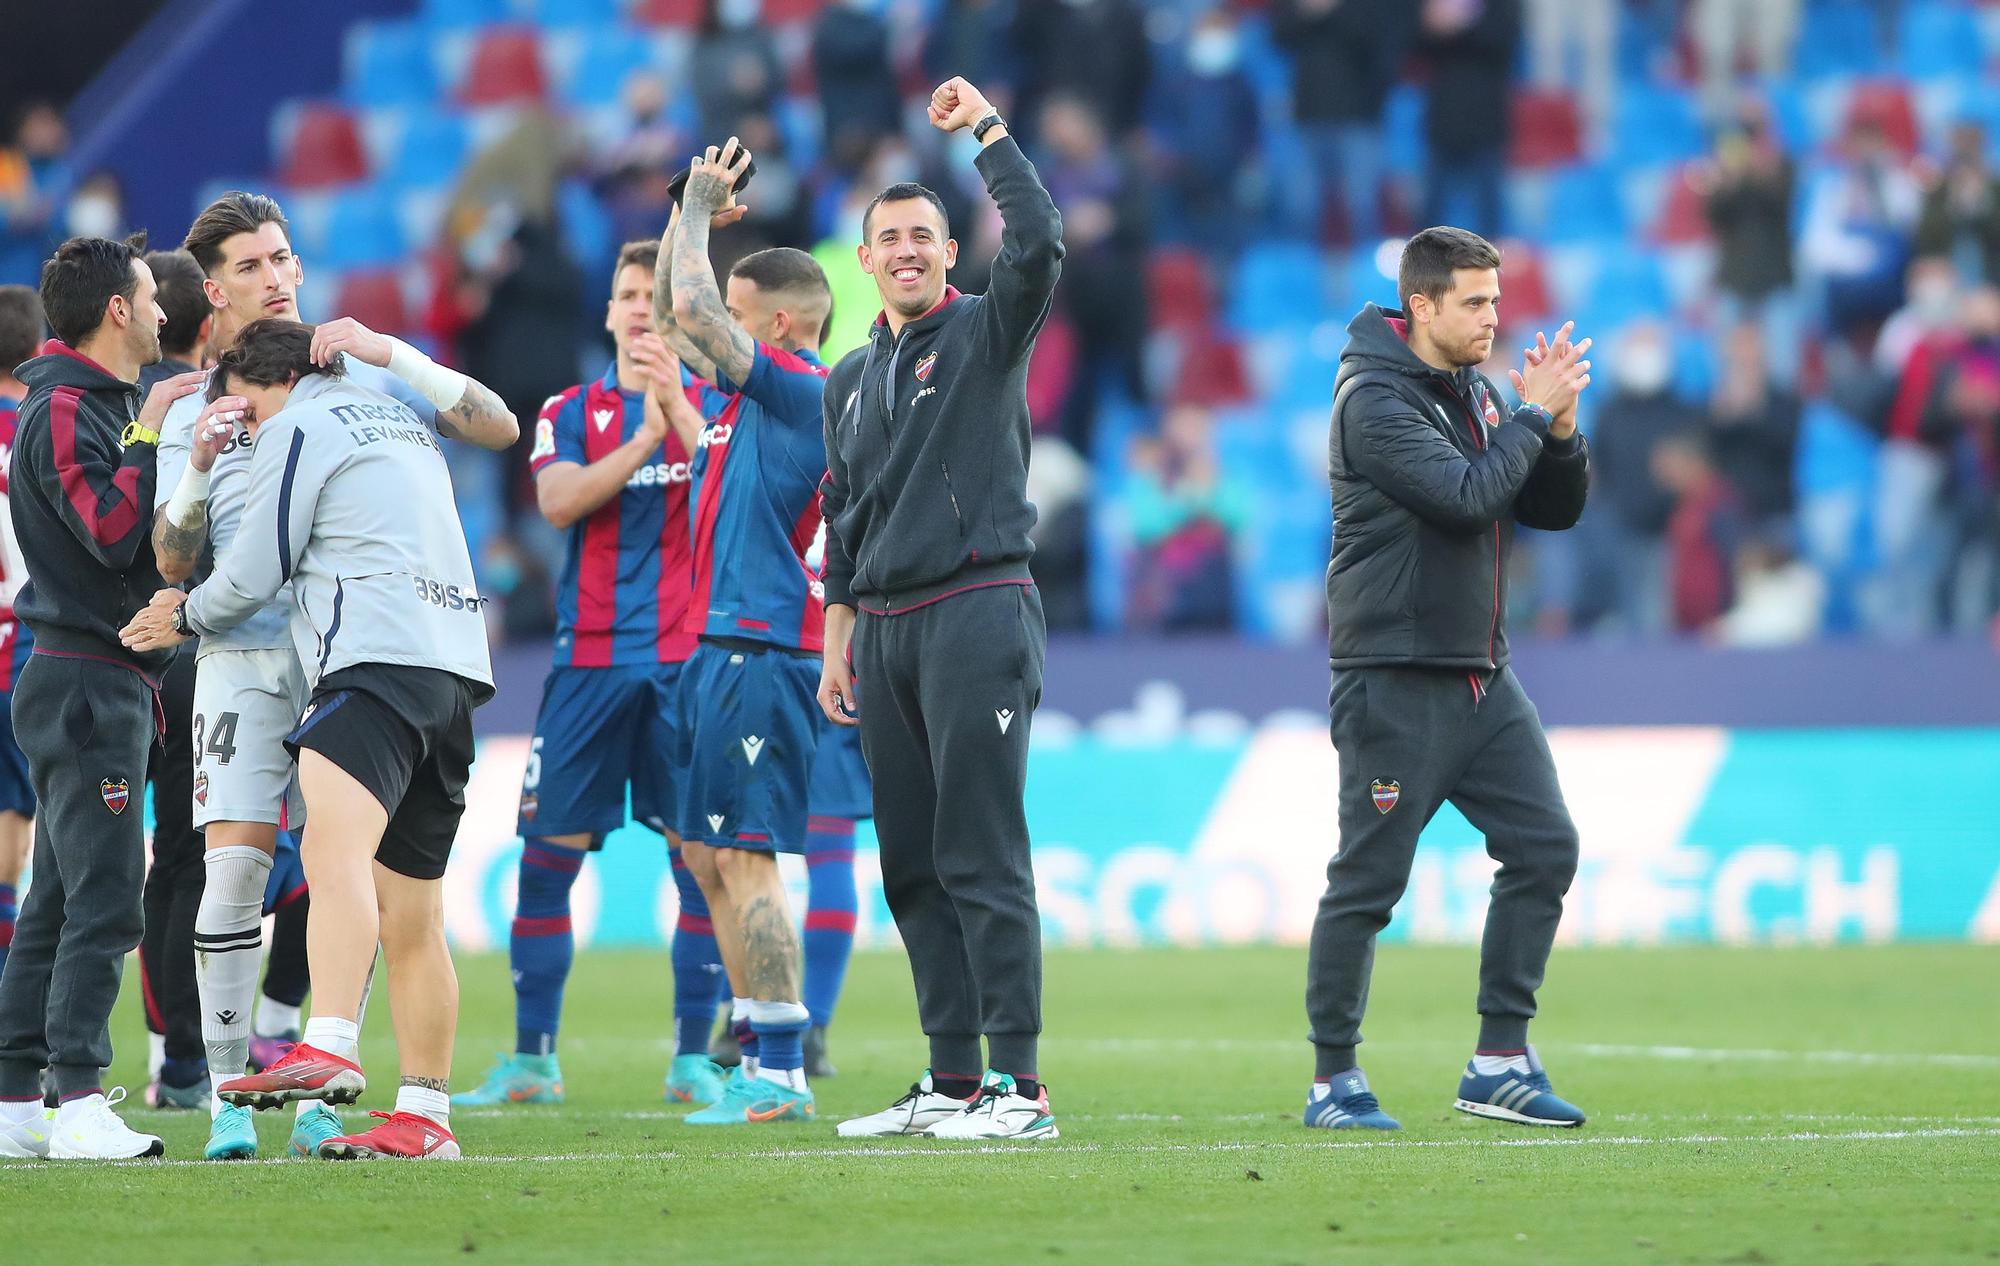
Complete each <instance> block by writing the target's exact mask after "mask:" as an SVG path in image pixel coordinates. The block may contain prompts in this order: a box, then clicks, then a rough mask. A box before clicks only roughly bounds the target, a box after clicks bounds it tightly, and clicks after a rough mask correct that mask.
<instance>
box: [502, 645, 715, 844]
mask: <svg viewBox="0 0 2000 1266" xmlns="http://www.w3.org/2000/svg"><path fill="white" fill-rule="evenodd" d="M682 671H683V665H680V664H628V665H621V666H614V667H611V668H554V669H551V670H550V671H549V680H548V684H547V685H545V686H544V687H543V688H542V710H541V714H540V715H539V716H537V717H536V718H535V737H534V741H533V743H532V745H531V746H530V747H529V749H528V770H527V775H526V776H525V777H524V778H522V780H521V815H520V820H519V824H518V826H517V828H516V829H518V830H519V831H520V833H521V834H522V835H524V836H527V835H583V834H591V835H595V836H597V837H598V839H596V840H595V841H593V842H592V845H591V846H592V847H593V848H598V847H602V845H603V837H604V836H605V835H607V834H609V833H610V832H612V831H615V830H617V829H618V828H619V827H621V826H624V825H625V789H626V787H627V786H628V785H629V786H630V787H631V789H632V817H633V818H634V819H636V820H637V821H639V822H643V823H645V824H646V825H647V826H649V827H652V828H653V829H654V830H655V831H659V832H661V833H662V834H664V833H665V832H667V831H668V830H670V829H672V827H673V825H674V821H675V819H676V818H677V817H679V816H680V805H681V797H682V789H683V787H684V786H685V775H684V773H683V770H682V767H681V766H680V765H679V764H678V762H677V761H676V760H675V752H676V749H677V747H678V746H679V745H680V740H679V737H678V735H677V730H678V729H679V716H680V681H681V674H682Z"/></svg>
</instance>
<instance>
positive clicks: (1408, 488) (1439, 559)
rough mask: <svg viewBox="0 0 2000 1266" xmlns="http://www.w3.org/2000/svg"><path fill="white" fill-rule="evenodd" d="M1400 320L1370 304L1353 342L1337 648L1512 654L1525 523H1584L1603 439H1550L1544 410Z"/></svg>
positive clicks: (1342, 464)
mask: <svg viewBox="0 0 2000 1266" xmlns="http://www.w3.org/2000/svg"><path fill="white" fill-rule="evenodd" d="M1402 322H1403V317H1402V314H1401V313H1399V312H1389V311H1385V310H1384V309H1382V308H1378V307H1376V306H1375V305H1374V304H1372V303H1371V304H1369V305H1368V306H1367V307H1365V308H1363V309H1362V310H1361V315H1359V316H1357V317H1355V318H1354V320H1353V322H1351V323H1350V324H1349V325H1348V327H1347V333H1348V343H1347V348H1346V350H1345V351H1343V352H1342V353H1341V355H1340V375H1339V377H1338V379H1337V380H1336V386H1335V389H1334V406H1333V427H1332V434H1331V437H1330V439H1329V465H1328V473H1329V476H1330V478H1331V480H1332V484H1333V519H1334V525H1333V560H1332V562H1330V563H1329V564H1328V565H1327V569H1326V605H1327V624H1328V628H1329V631H1330V632H1329V647H1328V650H1329V653H1330V655H1331V657H1332V660H1333V666H1334V667H1335V668H1360V667H1366V666H1368V665H1375V664H1414V665H1425V666H1431V667H1438V668H1463V669H1472V670H1489V669H1495V668H1499V667H1501V666H1503V665H1505V664H1506V662H1507V630H1506V626H1505V621H1504V618H1503V613H1504V612H1505V611H1506V607H1507V551H1508V548H1509V547H1510V545H1511V544H1512V541H1513V525H1514V524H1515V523H1520V524H1523V525H1525V526H1527V527H1533V528H1546V529H1550V530H1560V529H1562V528H1567V527H1570V526H1572V525H1573V524H1575V522H1576V521H1577V518H1578V516H1580V515H1581V514H1582V513H1583V501H1584V497H1585V495H1586V493H1587V492H1588V486H1589V481H1588V476H1589V453H1588V450H1587V449H1586V448H1585V446H1584V442H1583V437H1582V436H1580V435H1577V436H1572V437H1570V438H1569V439H1567V440H1552V439H1550V438H1549V437H1548V427H1547V424H1546V422H1545V421H1544V419H1543V416H1542V414H1541V412H1540V411H1539V410H1535V409H1526V408H1522V409H1516V410H1514V411H1513V415H1512V416H1511V417H1507V415H1505V414H1503V413H1502V411H1501V405H1500V399H1499V395H1498V393H1497V392H1496V391H1495V390H1494V388H1493V384H1492V383H1491V382H1489V381H1488V380H1487V379H1486V378H1485V376H1484V375H1482V374H1480V373H1479V372H1478V371H1477V370H1473V369H1461V370H1459V371H1458V372H1457V373H1455V374H1447V373H1445V372H1444V371H1443V370H1441V369H1433V368H1432V367H1431V366H1429V365H1427V364H1425V363H1424V362H1423V361H1421V360H1419V359H1418V358H1417V356H1416V353H1414V352H1412V351H1411V350H1410V349H1409V346H1408V344H1406V343H1405V342H1404V341H1403V334H1402ZM1503 419H1505V420H1503Z"/></svg>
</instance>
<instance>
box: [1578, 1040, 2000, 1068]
mask: <svg viewBox="0 0 2000 1266" xmlns="http://www.w3.org/2000/svg"><path fill="white" fill-rule="evenodd" d="M1550 1049H1551V1050H1555V1051H1562V1052H1565V1053H1574V1054H1578V1055H1592V1056H1599V1057H1603V1058H1609V1059H1665V1060H1696V1061H1708V1060H1717V1061H1731V1062H1741V1063H1758V1064H1789V1063H1793V1062H1794V1061H1797V1062H1802V1063H1807V1064H1858V1065H1881V1064H1927V1065H1932V1066H1934V1067H1940V1068H2000V1055H1958V1054H1951V1053H1948V1052H1944V1051H1774V1050H1756V1049H1752V1050H1715V1049H1710V1048H1707V1047H1700V1046H1613V1045H1607V1044H1605V1043H1601V1042H1581V1043H1574V1044H1562V1045H1558V1046H1554V1047H1551V1048H1550Z"/></svg>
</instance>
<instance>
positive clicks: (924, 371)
mask: <svg viewBox="0 0 2000 1266" xmlns="http://www.w3.org/2000/svg"><path fill="white" fill-rule="evenodd" d="M936 368H937V353H936V352H932V353H931V354H930V355H928V356H926V357H924V358H922V359H921V360H919V361H918V362H917V381H918V382H928V381H930V376H931V370H933V369H936Z"/></svg>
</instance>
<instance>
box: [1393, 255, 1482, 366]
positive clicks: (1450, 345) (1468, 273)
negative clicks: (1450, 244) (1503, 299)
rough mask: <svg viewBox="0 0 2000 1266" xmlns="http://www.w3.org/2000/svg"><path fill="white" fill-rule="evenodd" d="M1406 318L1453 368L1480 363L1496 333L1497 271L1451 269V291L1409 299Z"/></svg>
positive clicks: (1414, 295) (1413, 296)
mask: <svg viewBox="0 0 2000 1266" xmlns="http://www.w3.org/2000/svg"><path fill="white" fill-rule="evenodd" d="M1410 318H1411V320H1412V321H1413V322H1414V323H1415V324H1416V325H1417V326H1418V327H1419V328H1421V329H1422V330H1423V332H1424V336H1425V338H1426V339H1427V340H1428V341H1429V343H1430V345H1431V346H1432V347H1433V348H1435V349H1436V350H1437V352H1438V354H1439V355H1440V356H1441V357H1443V358H1444V359H1445V360H1447V361H1449V362H1450V363H1451V364H1452V365H1453V366H1454V367H1457V368H1464V367H1465V366H1468V365H1478V364H1481V363H1483V362H1484V361H1485V360H1486V358H1487V357H1488V356H1490V355H1492V354H1493V339H1494V337H1495V335H1496V334H1497V333H1498V332H1499V329H1500V270H1499V269H1497V268H1455V269H1453V270H1452V274H1451V289H1449V290H1447V291H1445V292H1444V293H1443V294H1441V295H1439V296H1438V297H1437V298H1435V299H1433V298H1431V297H1430V296H1429V295H1425V294H1413V295H1411V296H1410Z"/></svg>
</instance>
